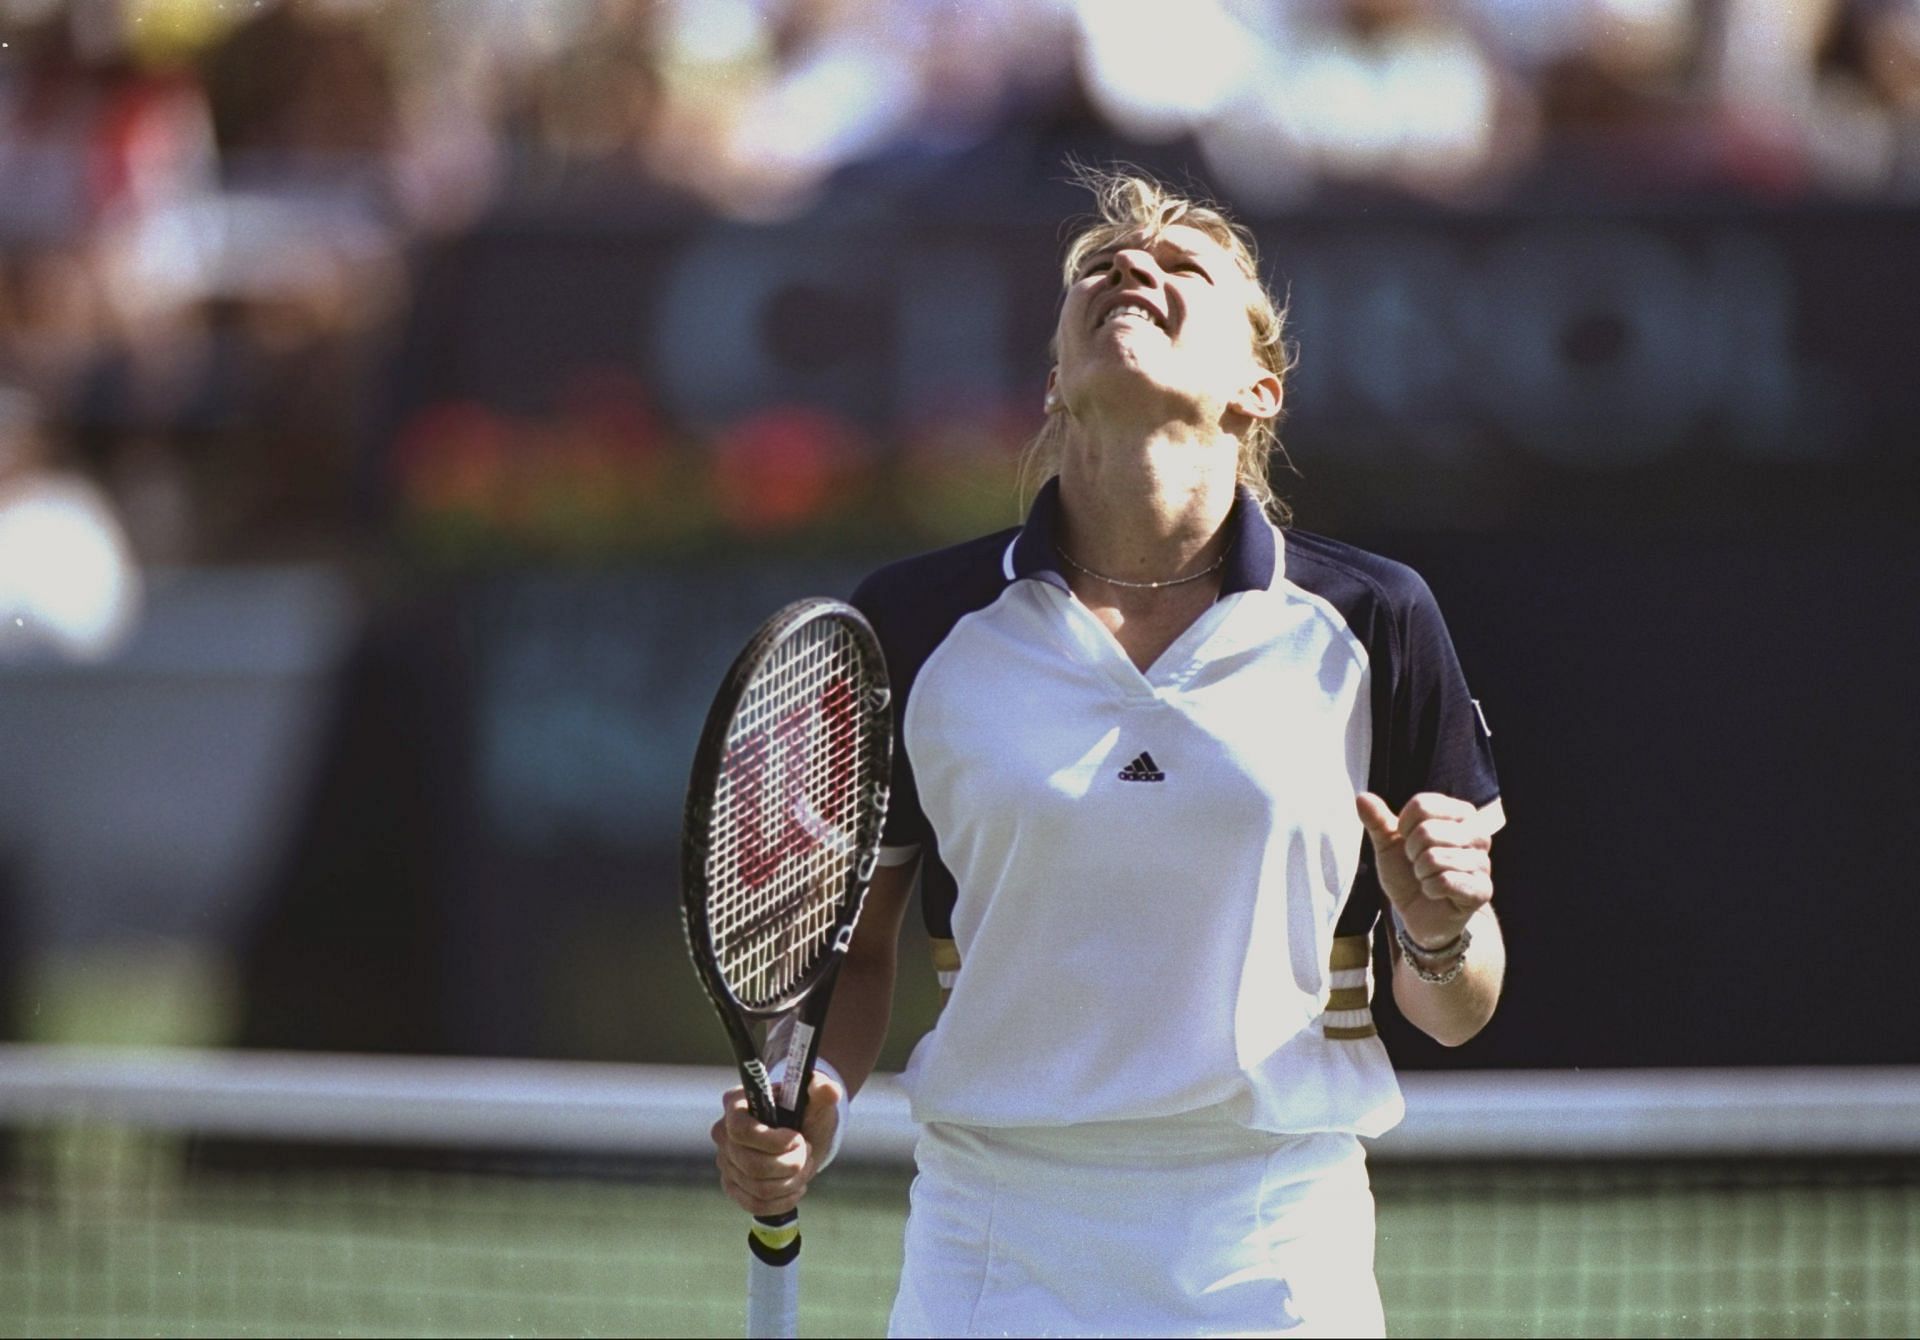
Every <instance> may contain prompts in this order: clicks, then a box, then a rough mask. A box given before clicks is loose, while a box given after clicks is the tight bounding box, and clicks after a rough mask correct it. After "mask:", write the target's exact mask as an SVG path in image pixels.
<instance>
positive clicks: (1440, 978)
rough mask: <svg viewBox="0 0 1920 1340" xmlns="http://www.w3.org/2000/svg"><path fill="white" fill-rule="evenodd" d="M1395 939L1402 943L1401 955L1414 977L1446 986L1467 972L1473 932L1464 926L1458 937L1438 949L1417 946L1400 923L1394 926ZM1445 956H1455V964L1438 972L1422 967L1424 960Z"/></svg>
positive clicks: (1448, 965)
mask: <svg viewBox="0 0 1920 1340" xmlns="http://www.w3.org/2000/svg"><path fill="white" fill-rule="evenodd" d="M1393 937H1394V939H1396V940H1398V941H1399V942H1400V954H1401V956H1402V957H1403V958H1405V959H1406V961H1407V966H1408V967H1410V968H1412V969H1413V975H1414V976H1415V977H1418V978H1419V979H1420V980H1421V981H1423V982H1432V983H1433V984H1434V985H1435V986H1445V985H1446V984H1447V983H1448V982H1451V981H1452V980H1453V979H1454V978H1456V977H1458V976H1459V975H1460V974H1461V973H1463V972H1465V971H1466V970H1467V949H1468V947H1469V946H1470V945H1472V944H1473V932H1472V931H1470V930H1468V929H1467V928H1466V927H1464V926H1463V927H1461V928H1460V933H1459V934H1458V935H1456V936H1454V937H1453V939H1451V940H1449V941H1448V942H1447V943H1446V944H1443V945H1441V946H1439V948H1437V949H1423V948H1421V947H1420V946H1419V945H1417V944H1415V943H1414V942H1413V940H1412V939H1411V938H1409V937H1408V935H1407V928H1406V927H1405V926H1402V925H1400V924H1399V923H1398V922H1396V923H1395V924H1394V928H1393ZM1443 954H1451V955H1453V962H1451V963H1449V964H1447V966H1446V967H1444V968H1441V969H1439V970H1437V971H1436V970H1435V969H1432V968H1425V967H1422V966H1421V965H1420V960H1421V959H1423V958H1437V957H1439V956H1441V955H1443Z"/></svg>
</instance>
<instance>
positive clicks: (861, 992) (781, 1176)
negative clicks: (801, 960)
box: [712, 860, 919, 1215]
mask: <svg viewBox="0 0 1920 1340" xmlns="http://www.w3.org/2000/svg"><path fill="white" fill-rule="evenodd" d="M918 869H919V862H918V860H914V861H909V862H908V863H907V864H905V865H897V866H882V867H881V868H880V869H878V870H876V871H874V874H873V883H872V884H870V885H869V886H868V887H867V900H866V903H865V904H864V905H863V906H862V907H861V910H860V924H859V926H858V928H857V929H856V930H855V931H854V933H853V943H852V944H850V945H848V946H847V957H846V961H845V962H844V963H842V964H841V965H840V980H839V982H837V983H836V984H835V986H834V988H833V1003H832V1004H831V1005H830V1006H828V1008H827V1022H826V1031H825V1032H824V1033H823V1034H822V1035H821V1038H820V1055H821V1057H822V1058H823V1059H824V1060H825V1061H826V1063H827V1064H828V1065H830V1066H832V1067H833V1068H834V1069H835V1070H836V1071H838V1072H839V1074H840V1077H841V1078H842V1079H843V1080H844V1081H845V1082H846V1086H847V1092H845V1093H843V1092H842V1091H841V1088H840V1086H839V1085H838V1084H835V1083H834V1082H833V1080H832V1079H830V1078H828V1076H827V1075H825V1074H823V1073H820V1072H815V1074H814V1076H813V1083H812V1084H811V1085H809V1086H808V1089H807V1116H806V1122H805V1124H804V1126H803V1127H802V1128H801V1129H800V1130H797V1131H790V1130H782V1129H779V1128H777V1127H772V1126H763V1125H761V1124H760V1122H759V1121H758V1120H757V1119H756V1118H755V1117H754V1115H753V1113H752V1112H751V1111H750V1110H748V1108H747V1096H746V1093H745V1091H743V1090H741V1089H738V1088H734V1089H730V1090H728V1091H727V1094H726V1096H725V1097H724V1098H722V1099H721V1100H720V1101H721V1112H722V1115H721V1117H720V1120H718V1121H716V1122H715V1123H714V1124H713V1132H712V1134H713V1143H714V1148H715V1150H716V1151H717V1152H716V1156H715V1159H714V1161H715V1163H717V1164H718V1165H719V1168H720V1187H721V1190H723V1191H725V1192H726V1194H727V1195H728V1196H729V1197H730V1198H731V1199H732V1200H733V1201H734V1202H735V1203H736V1204H738V1205H739V1206H740V1207H741V1208H742V1209H745V1210H750V1211H752V1212H753V1213H754V1214H764V1215H774V1214H784V1213H785V1212H786V1211H788V1210H790V1209H792V1208H793V1207H794V1206H795V1205H797V1204H799V1203H800V1198H801V1197H802V1196H804V1195H805V1194H806V1192H807V1186H808V1184H809V1183H810V1182H812V1181H813V1178H814V1174H816V1173H817V1172H819V1171H820V1160H821V1159H822V1158H823V1157H824V1156H825V1154H826V1151H828V1150H829V1149H832V1148H833V1143H834V1133H835V1132H836V1131H837V1130H838V1129H839V1127H840V1120H841V1117H842V1116H843V1115H844V1112H845V1106H846V1103H847V1101H848V1100H849V1099H850V1098H851V1096H852V1095H853V1094H855V1093H858V1092H859V1091H860V1087H861V1086H862V1085H863V1084H865V1083H866V1082H867V1079H868V1077H869V1076H871V1075H872V1074H873V1067H874V1064H875V1063H876V1062H877V1061H879V1059H880V1045H881V1043H883V1042H884V1041H885V1040H886V1036H887V1023H888V1021H889V1020H890V1019H891V1018H892V1016H893V979H894V972H895V969H896V967H897V965H898V963H899V957H900V950H899V945H900V923H901V921H902V920H903V919H904V917H905V915H906V910H907V902H908V900H909V899H910V898H911V896H912V894H913V879H914V875H915V873H916V872H917V871H918Z"/></svg>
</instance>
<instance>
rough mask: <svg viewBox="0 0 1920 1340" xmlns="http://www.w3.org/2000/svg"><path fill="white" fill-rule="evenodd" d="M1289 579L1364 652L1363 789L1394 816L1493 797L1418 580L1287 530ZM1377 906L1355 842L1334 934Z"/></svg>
mask: <svg viewBox="0 0 1920 1340" xmlns="http://www.w3.org/2000/svg"><path fill="white" fill-rule="evenodd" d="M1287 576H1288V579H1289V580H1291V581H1293V582H1295V583H1296V584H1298V585H1301V586H1303V587H1305V588H1306V589H1308V590H1311V591H1313V592H1315V593H1316V594H1318V595H1321V596H1323V597H1324V598H1326V599H1327V600H1328V601H1329V602H1330V603H1332V604H1333V605H1334V607H1335V608H1337V609H1338V610H1339V611H1340V614H1341V617H1343V618H1344V619H1346V621H1347V626H1348V627H1349V628H1351V629H1352V630H1353V633H1354V636H1356V637H1358V638H1359V639H1360V641H1361V642H1362V643H1363V644H1364V645H1365V646H1366V649H1367V661H1368V665H1369V666H1370V668H1371V680H1372V696H1371V700H1370V702H1369V704H1368V707H1369V709H1370V711H1371V712H1372V716H1373V753H1372V756H1371V758H1370V760H1369V762H1368V767H1367V789H1368V790H1370V791H1373V792H1374V793H1375V794H1377V795H1378V796H1379V797H1380V798H1381V799H1382V800H1384V801H1386V802H1387V804H1388V805H1390V806H1392V807H1393V809H1394V811H1395V812H1396V813H1398V812H1399V811H1400V810H1401V809H1403V808H1404V807H1405V806H1406V803H1407V802H1408V801H1409V800H1411V799H1413V797H1414V796H1416V795H1418V794H1419V793H1420V792H1422V791H1438V792H1440V793H1442V794H1443V795H1449V796H1453V797H1454V798H1455V799H1458V800H1464V801H1468V802H1469V803H1471V804H1474V805H1478V806H1483V807H1484V806H1486V805H1489V804H1491V803H1492V802H1493V801H1494V800H1495V799H1497V798H1498V797H1499V795H1500V780H1499V777H1498V775H1497V774H1496V773H1495V772H1494V768H1493V747H1492V744H1491V742H1490V741H1489V739H1488V737H1487V730H1486V727H1485V725H1484V722H1483V718H1482V717H1481V714H1480V708H1479V705H1478V704H1477V703H1475V702H1474V700H1473V696H1472V694H1470V693H1469V692H1468V690H1467V679H1466V675H1465V674H1464V673H1463V672H1462V671H1461V669H1460V658H1459V657H1458V656H1457V655H1456V654H1455V652H1454V649H1453V639H1452V638H1451V637H1450V636H1449V635H1448V633H1447V624H1446V620H1445V619H1443V618H1441V617H1440V607H1439V605H1438V604H1437V603H1436V602H1435V600H1434V598H1433V592H1432V590H1431V589H1430V588H1429V587H1428V586H1427V584H1426V582H1425V581H1424V580H1423V579H1422V578H1421V576H1420V574H1419V573H1417V572H1415V571H1414V570H1413V569H1412V568H1410V567H1408V566H1406V565H1405V564H1404V563H1396V562H1394V561H1393V560H1391V559H1387V558H1381V557H1380V556H1378V555H1376V554H1370V553H1367V552H1366V551H1365V550H1363V549H1356V548H1354V547H1352V546H1351V545H1346V544H1342V543H1340V542H1339V541H1336V540H1329V539H1326V538H1324V537H1322V536H1318V535H1311V534H1308V533H1305V532H1301V531H1289V532H1287ZM1385 905H1386V894H1385V893H1384V892H1382V891H1381V888H1380V881H1379V878H1378V876H1377V875H1376V873H1375V871H1374V868H1373V844H1372V843H1371V842H1369V841H1367V840H1366V839H1365V838H1362V839H1361V842H1360V865H1359V873H1358V875H1357V876H1356V877H1355V880H1354V886H1353V892H1352V894H1351V896H1350V897H1349V898H1348V899H1347V903H1346V906H1345V907H1344V908H1343V909H1342V910H1341V914H1340V922H1339V927H1338V931H1337V933H1338V934H1340V935H1362V934H1365V933H1366V932H1367V931H1369V930H1370V929H1371V928H1372V926H1373V924H1374V921H1375V919H1376V918H1377V917H1378V916H1379V913H1380V909H1381V908H1382V907H1384V906H1385Z"/></svg>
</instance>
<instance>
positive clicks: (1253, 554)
mask: <svg viewBox="0 0 1920 1340" xmlns="http://www.w3.org/2000/svg"><path fill="white" fill-rule="evenodd" d="M1232 519H1233V548H1232V549H1230V550H1228V551H1227V561H1226V564H1225V565H1224V566H1223V568H1222V569H1221V573H1220V594H1221V596H1222V597H1223V598H1224V597H1226V596H1230V595H1233V594H1235V593H1236V592H1240V591H1265V590H1268V589H1270V588H1271V587H1272V586H1273V583H1274V578H1275V577H1276V576H1277V575H1278V573H1277V569H1278V567H1279V557H1280V537H1279V534H1278V532H1277V531H1275V529H1274V527H1273V523H1272V522H1270V521H1269V520H1267V513H1266V509H1265V508H1263V507H1262V506H1261V505H1260V500H1259V499H1258V498H1256V497H1254V496H1253V491H1252V490H1251V489H1249V488H1247V487H1246V485H1244V484H1243V485H1241V486H1240V488H1239V489H1238V490H1237V491H1236V493H1235V495H1234V500H1233V515H1232ZM1059 533H1060V477H1059V476H1058V475H1055V476H1054V477H1053V478H1052V479H1049V480H1048V481H1047V482H1046V483H1045V484H1044V485H1042V486H1041V489H1040V493H1039V495H1038V496H1037V497H1036V498H1034V500H1033V506H1032V508H1031V509H1029V510H1028V512H1027V521H1026V524H1025V525H1023V526H1022V527H1020V531H1019V533H1018V534H1016V535H1015V536H1014V537H1013V543H1011V544H1009V545H1008V546H1007V552H1006V555H1005V557H1004V559H1003V566H1004V568H1005V571H1006V574H1007V580H1009V581H1018V580H1020V579H1021V578H1023V577H1031V578H1034V579H1035V580H1038V581H1043V582H1050V583H1052V584H1053V585H1054V586H1057V587H1059V588H1060V589H1062V590H1068V589H1070V588H1069V586H1068V584H1067V578H1066V573H1065V572H1064V571H1063V570H1062V568H1061V564H1060V552H1059V550H1058V549H1057V548H1056V547H1055V546H1056V544H1057V542H1058V541H1057V537H1058V536H1059Z"/></svg>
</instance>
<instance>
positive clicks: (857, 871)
mask: <svg viewBox="0 0 1920 1340" xmlns="http://www.w3.org/2000/svg"><path fill="white" fill-rule="evenodd" d="M892 755H893V714H892V711H891V693H890V690H889V688H888V685H887V668H886V663H885V661H884V660H883V659H882V657H881V654H880V643H879V641H878V640H877V639H876V638H875V637H874V635H873V629H872V628H870V627H869V626H868V624H867V621H866V620H865V619H864V618H862V617H861V615H860V613H859V611H857V610H855V609H854V608H853V607H852V606H850V605H845V604H842V603H841V602H839V601H837V600H824V599H811V600H802V601H798V602H796V603H794V604H792V605H789V606H787V607H786V608H785V609H783V610H781V611H780V612H779V613H778V614H775V615H774V616H773V617H772V618H771V619H769V620H767V622H766V623H765V624H763V625H762V626H761V628H760V631H759V632H757V633H755V634H754V636H753V639H752V640H751V641H750V642H748V643H747V646H746V649H745V650H744V651H742V652H741V653H740V657H739V659H738V660H736V661H735V662H734V663H733V668H732V669H731V670H729V671H728V672H727V677H726V680H725V682H723V683H722V684H721V686H720V692H719V694H718V695H717V696H716V697H715V698H714V701H713V708H712V710H711V711H709V712H708V714H707V725H706V730H705V731H704V732H703V733H702V735H701V737H700V748H699V751H698V752H697V753H696V754H695V755H694V761H693V778H692V781H691V782H690V783H689V784H688V787H687V814H686V826H685V828H684V830H683V831H682V834H681V849H680V894H681V906H682V914H683V917H684V920H685V923H686V930H687V947H688V949H689V950H691V951H692V954H693V963H694V967H695V968H697V969H698V970H699V972H700V980H701V982H702V984H703V985H705V987H706V989H707V995H708V996H709V997H710V998H711V999H712V1001H713V1005H714V1009H715V1010H717V1011H718V1012H719V1015H720V1022H721V1023H722V1024H724V1025H725V1026H726V1030H727V1037H728V1040H729V1041H731V1042H732V1043H733V1050H734V1055H735V1056H736V1057H737V1058H738V1059H739V1062H740V1079H741V1083H742V1084H743V1085H744V1086H745V1088H746V1093H747V1103H748V1106H749V1107H751V1108H752V1110H753V1114H754V1116H755V1117H757V1118H758V1119H759V1120H760V1121H761V1122H763V1123H764V1124H766V1125H768V1126H783V1127H790V1128H794V1129H798V1128H799V1126H800V1123H801V1120H802V1118H803V1117H804V1116H805V1115H806V1103H807V1086H808V1083H809V1081H810V1080H811V1079H812V1077H813V1067H814V1058H815V1056H816V1055H817V1053H818V1051H819V1046H820V1025H821V1023H822V1022H823V1021H824V1020H825V1018H826V1015H827V1002H828V997H829V996H830V995H831V994H832V991H833V980H834V976H835V974H836V973H837V971H838V970H839V967H840V963H841V960H842V959H843V958H844V957H845V956H846V949H847V945H848V943H849V942H850V941H851V940H852V939H853V927H854V922H855V920H856V919H857V918H858V917H859V915H860V903H861V900H862V899H863V898H864V897H865V896H866V892H867V883H868V881H869V880H870V879H871V878H872V877H873V868H874V862H875V860H876V858H877V857H878V855H879V851H880V825H881V821H882V820H883V819H884V818H885V817H886V809H887V784H888V779H889V776H890V767H891V760H892ZM756 1035H758V1036H757V1037H756ZM774 1053H778V1054H774ZM782 1060H784V1062H785V1069H784V1071H782V1072H781V1073H780V1076H779V1079H778V1083H777V1085H776V1084H775V1082H774V1081H773V1079H771V1078H770V1071H771V1070H772V1069H773V1068H774V1067H775V1066H776V1065H777V1064H778V1063H779V1062H781V1061H782ZM747 1245H748V1247H749V1249H750V1250H751V1256H750V1258H749V1260H748V1263H747V1273H748V1289H747V1334H748V1335H750V1336H791V1335H793V1334H794V1333H795V1327H796V1325H797V1322H798V1304H799V1269H798V1267H797V1265H796V1264H795V1263H796V1261H797V1259H798V1257H799V1255H800V1223H799V1212H798V1211H797V1210H789V1211H788V1212H787V1213H785V1214H783V1215H779V1216H777V1217H774V1218H759V1217H756V1219H755V1221H754V1227H753V1228H752V1229H751V1230H750V1231H749V1233H748V1236H747Z"/></svg>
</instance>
